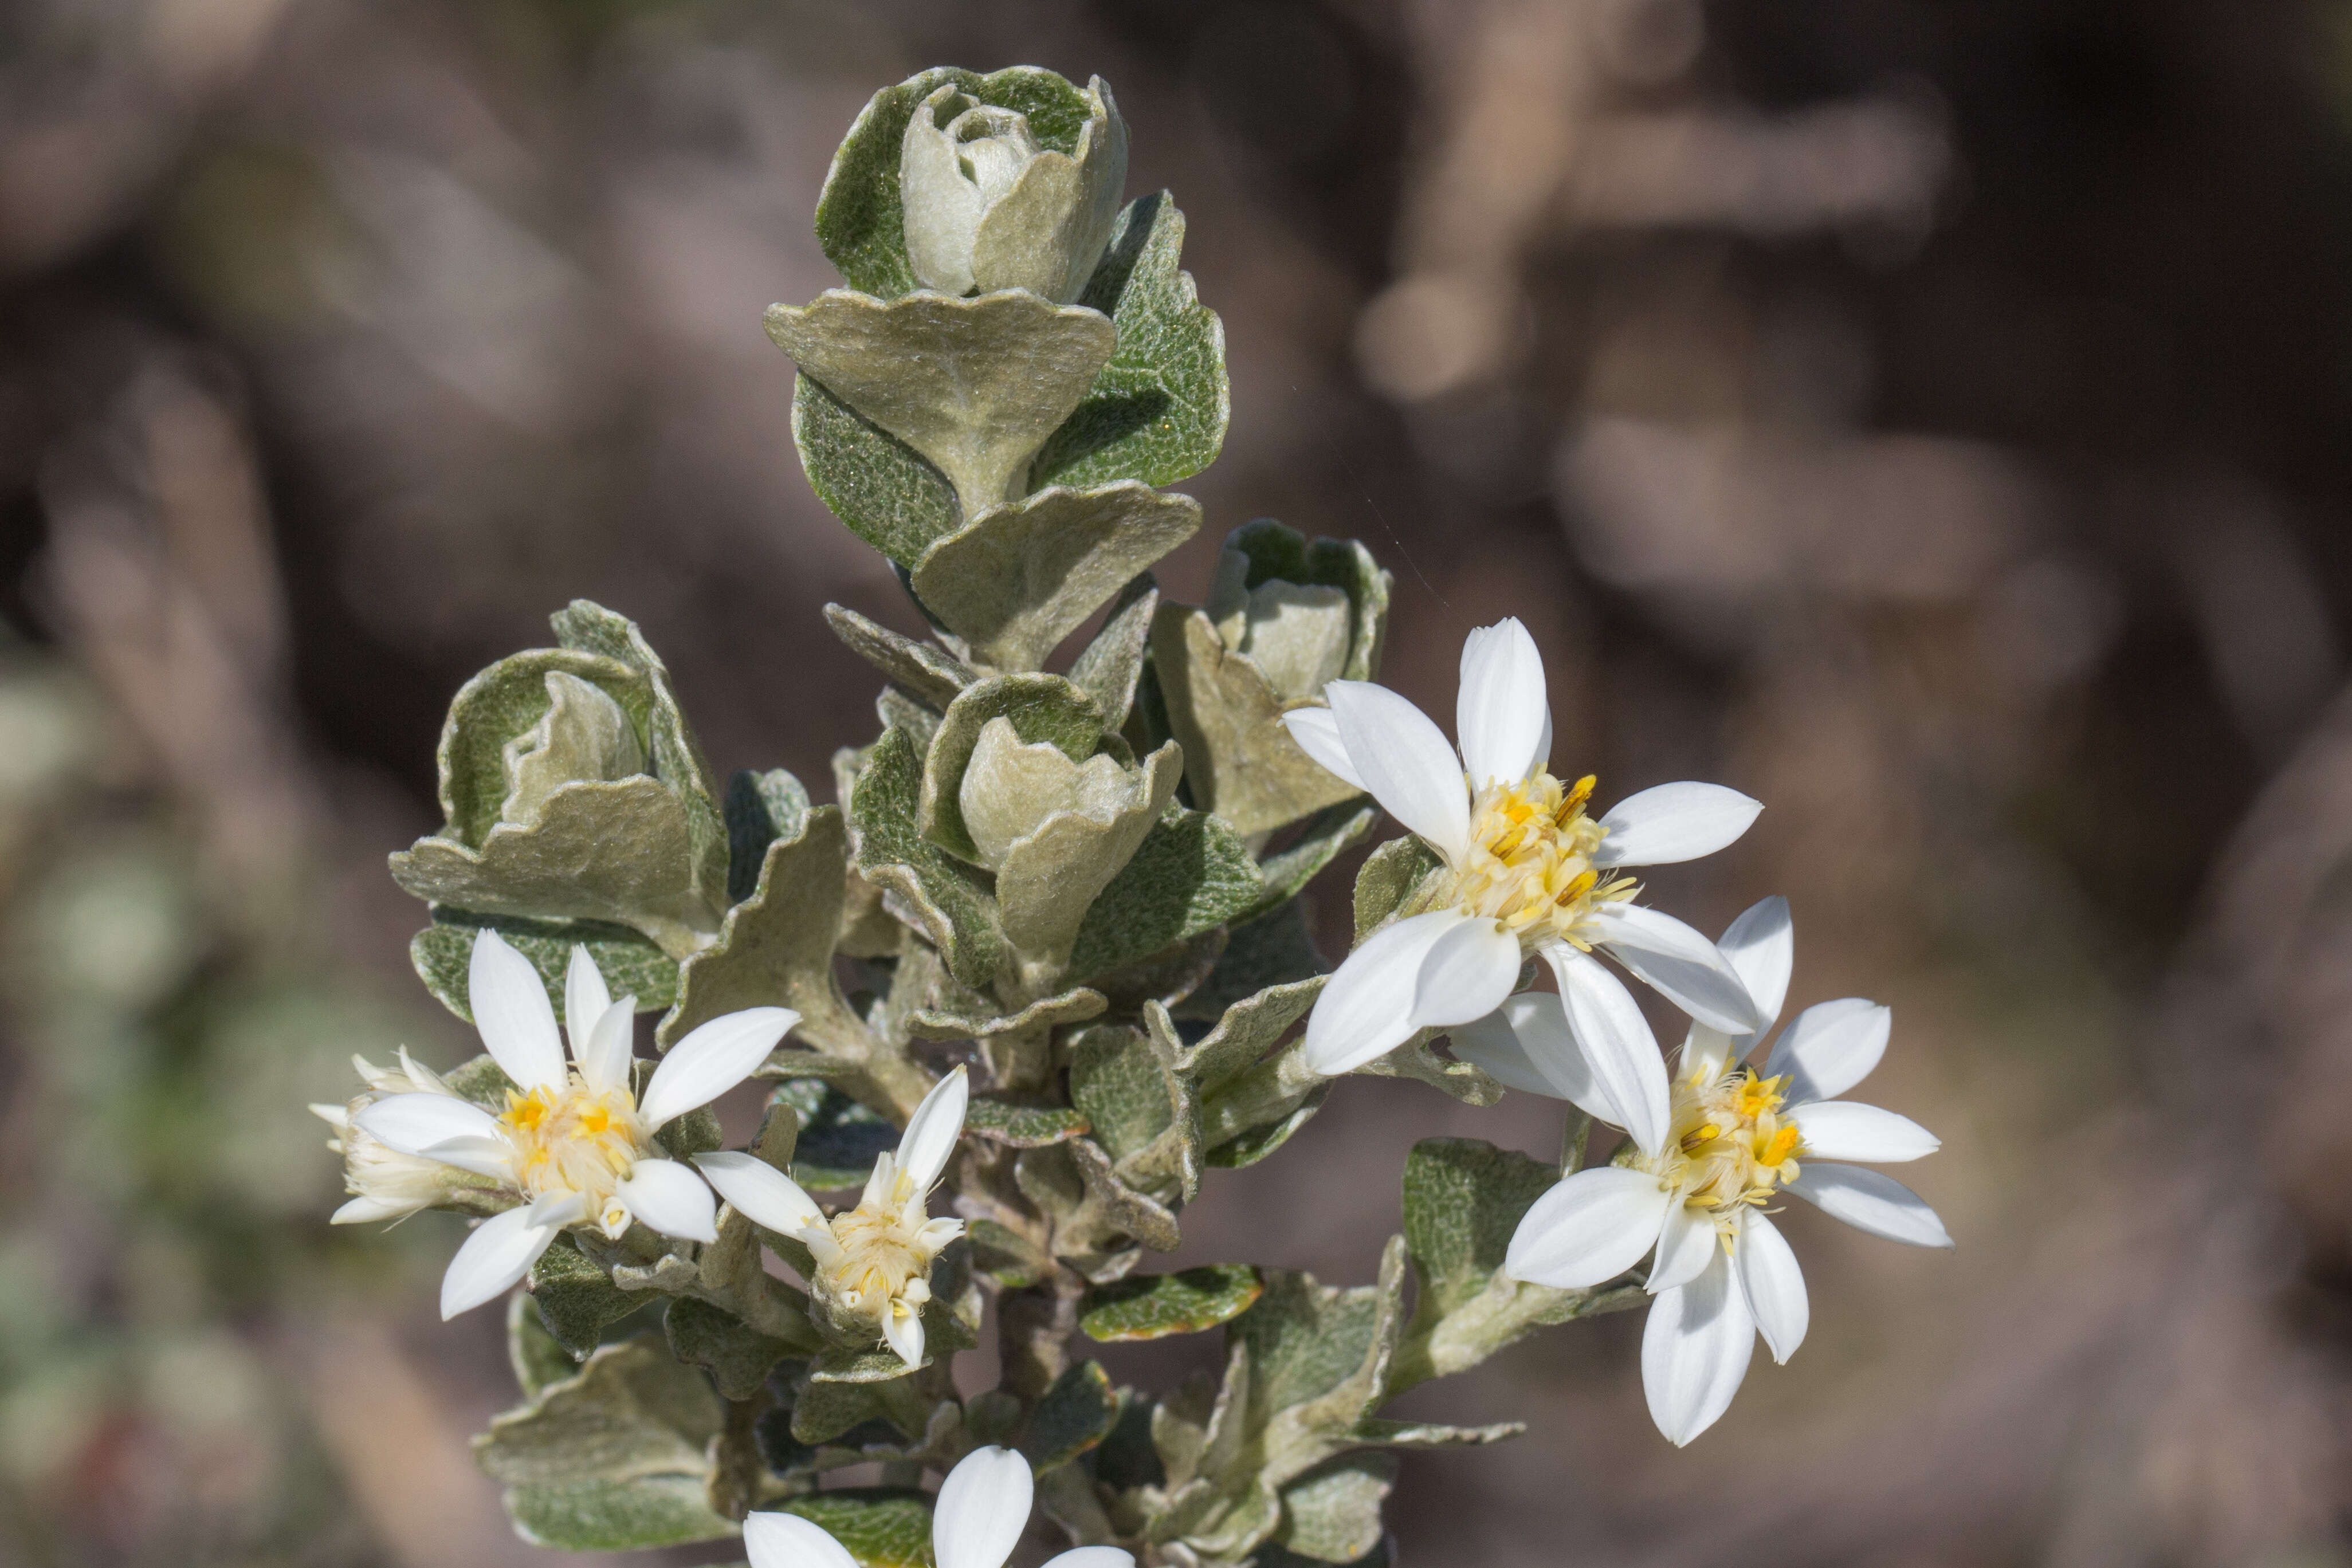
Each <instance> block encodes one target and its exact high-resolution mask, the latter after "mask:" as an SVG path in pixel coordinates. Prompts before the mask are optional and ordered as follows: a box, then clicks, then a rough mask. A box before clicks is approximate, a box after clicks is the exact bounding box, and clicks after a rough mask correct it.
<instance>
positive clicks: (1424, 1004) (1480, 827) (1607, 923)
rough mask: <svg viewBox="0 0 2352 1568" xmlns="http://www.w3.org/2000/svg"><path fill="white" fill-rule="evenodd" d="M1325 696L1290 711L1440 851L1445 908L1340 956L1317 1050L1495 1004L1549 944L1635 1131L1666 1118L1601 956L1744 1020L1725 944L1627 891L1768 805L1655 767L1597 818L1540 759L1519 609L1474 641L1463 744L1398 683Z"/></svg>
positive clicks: (1728, 1023)
mask: <svg viewBox="0 0 2352 1568" xmlns="http://www.w3.org/2000/svg"><path fill="white" fill-rule="evenodd" d="M1324 692H1325V695H1327V697H1328V700H1329V702H1330V705H1331V706H1329V707H1328V708H1296V709H1293V710H1292V711H1291V712H1289V713H1286V714H1285V715H1283V722H1284V724H1286V726H1288V727H1289V729H1290V733H1291V734H1292V736H1293V737H1296V738H1297V741H1298V744H1299V745H1300V747H1303V748H1304V749H1305V750H1306V752H1307V755H1308V756H1310V757H1312V758H1315V760H1316V761H1318V762H1319V763H1321V764H1322V765H1323V766H1324V767H1326V768H1329V769H1330V770H1331V771H1332V772H1334V773H1336V774H1338V775H1339V777H1341V778H1342V779H1347V780H1348V781H1349V783H1352V784H1354V785H1355V786H1356V787H1357V788H1359V789H1365V790H1369V791H1370V793H1371V795H1372V798H1373V799H1374V800H1378V801H1379V802H1380V803H1381V807H1382V808H1383V809H1384V810H1387V812H1388V813H1389V815H1391V816H1392V817H1394V818H1395V819H1396V820H1397V821H1399V822H1401V823H1402V824H1403V825H1404V826H1405V827H1406V828H1408V829H1410V830H1411V831H1413V832H1415V833H1417V834H1419V835H1420V836H1421V838H1422V839H1423V841H1426V842H1427V843H1428V844H1429V845H1430V847H1431V848H1433V849H1434V850H1435V851H1436V852H1438V854H1439V855H1440V856H1442V857H1443V858H1444V862H1445V864H1446V866H1447V867H1448V868H1449V870H1450V871H1451V872H1452V883H1451V885H1450V886H1449V888H1448V889H1447V890H1446V892H1445V894H1444V898H1443V907H1440V908H1437V909H1433V910H1431V911H1429V912H1427V913H1425V914H1421V915H1412V916H1411V917H1410V918H1407V919H1404V920H1400V921H1398V922H1397V923H1396V924H1395V925H1391V926H1388V927H1386V928H1385V929H1383V930H1381V931H1378V932H1375V933H1374V934H1373V935H1372V936H1370V938H1369V939H1368V940H1366V941H1365V943H1364V944H1363V946H1360V947H1358V948H1357V949H1356V950H1355V952H1353V953H1351V954H1349V956H1348V960H1347V962H1345V963H1343V964H1341V965H1340V966H1339V971H1338V972H1337V973H1336V974H1334V975H1333V976H1332V977H1331V978H1330V981H1329V983H1328V985H1326V986H1325V987H1324V989H1323V994H1322V996H1321V997H1320V998H1318V999H1317V1001H1316V1004H1315V1011H1314V1013H1313V1014H1312V1015H1311V1016H1310V1017H1309V1019H1308V1020H1307V1040H1306V1046H1305V1051H1306V1059H1307V1064H1308V1065H1309V1066H1311V1067H1313V1068H1315V1069H1316V1070H1317V1071H1319V1072H1325V1073H1334V1074H1336V1073H1341V1072H1347V1071H1352V1070H1354V1069H1356V1068H1358V1067H1361V1066H1362V1065H1363V1064H1364V1063H1366V1062H1368V1061H1372V1060H1373V1059H1374V1058H1376V1057H1379V1056H1382V1055H1385V1054H1386V1053H1387V1052H1389V1051H1393V1050H1394V1049H1395V1048H1396V1047H1397V1046H1399V1045H1401V1044H1402V1043H1403V1042H1404V1041H1405V1040H1408V1039H1410V1038H1412V1035H1413V1034H1414V1033H1415V1032H1416V1031H1418V1030H1422V1029H1424V1028H1450V1027H1453V1026H1456V1025H1462V1024H1468V1023H1472V1022H1475V1021H1476V1020H1478V1019H1484V1018H1486V1016H1487V1015H1488V1014H1490V1013H1492V1012H1494V1010H1495V1009H1496V1008H1497V1007H1499V1006H1500V1005H1502V1003H1503V1000H1504V998H1507V997H1508V996H1509V995H1510V994H1511V989H1512V988H1513V987H1514V986H1516V985H1517V983H1518V975H1519V964H1520V960H1521V959H1522V957H1523V956H1526V955H1527V954H1529V953H1533V954H1537V955H1539V956H1542V957H1543V959H1544V960H1545V961H1546V962H1547V963H1549V965H1550V966H1551V968H1552V972H1553V973H1554V974H1555V975H1556V976H1558V977H1559V989H1560V994H1561V996H1562V997H1563V998H1566V1006H1567V1014H1566V1016H1567V1019H1568V1023H1569V1027H1570V1030H1571V1032H1572V1034H1573V1037H1574V1039H1575V1040H1576V1042H1577V1044H1578V1045H1579V1047H1580V1049H1581V1050H1582V1051H1583V1052H1584V1054H1585V1056H1586V1057H1587V1058H1588V1059H1589V1061H1590V1062H1591V1070H1592V1071H1593V1072H1594V1073H1595V1074H1597V1075H1598V1077H1599V1078H1600V1079H1601V1082H1604V1083H1606V1084H1607V1085H1608V1086H1609V1089H1610V1092H1611V1094H1612V1098H1613V1100H1614V1102H1615V1103H1617V1104H1619V1105H1621V1106H1622V1107H1624V1112H1625V1114H1626V1115H1627V1116H1629V1117H1631V1118H1632V1121H1631V1122H1630V1123H1629V1124H1628V1125H1630V1126H1631V1127H1633V1130H1635V1131H1637V1132H1639V1133H1641V1134H1643V1135H1644V1136H1646V1137H1648V1138H1650V1139H1652V1140H1653V1141H1654V1140H1656V1139H1659V1138H1663V1137H1664V1134H1665V1123H1666V1077H1665V1066H1664V1062H1663V1061H1661V1060H1660V1059H1659V1057H1658V1053H1657V1051H1656V1049H1655V1046H1654V1042H1652V1043H1647V1044H1646V1049H1645V1042H1651V1040H1652V1037H1651V1036H1650V1034H1649V1031H1648V1030H1647V1028H1646V1027H1643V1025H1642V1021H1641V1019H1642V1014H1641V1009H1640V1008H1639V1007H1637V1006H1636V1005H1635V1003H1634V1001H1633V997H1632V995H1631V994H1630V993H1629V992H1627V990H1626V989H1625V988H1624V986H1623V985H1622V983H1620V982H1619V981H1618V979H1617V978H1616V977H1615V976H1613V975H1612V974H1611V973H1610V972H1609V970H1608V969H1607V968H1605V967H1602V966H1601V963H1600V962H1599V961H1598V960H1597V959H1596V958H1595V957H1594V956H1593V954H1594V952H1595V950H1599V951H1602V952H1606V953H1608V954H1609V955H1610V956H1612V957H1614V958H1615V959H1616V960H1617V961H1618V962H1619V963H1620V964H1622V965H1623V966H1624V967H1625V968H1626V969H1628V970H1629V971H1631V972H1632V973H1633V975H1635V976H1636V977H1639V978H1641V979H1643V980H1644V981H1646V982H1647V983H1648V984H1649V985H1650V986H1651V987H1652V988H1654V989H1656V990H1657V991H1658V992H1659V993H1660V994H1662V995H1664V997H1666V998H1668V999H1669V1000H1671V1001H1673V1002H1674V1003H1675V1006H1677V1007H1679V1008H1681V1009H1683V1010H1684V1011H1685V1012H1687V1013H1689V1014H1690V1015H1691V1016H1692V1017H1694V1018H1696V1019H1702V1020H1704V1021H1705V1022H1706V1023H1708V1024H1710V1025H1712V1026H1713V1027H1715V1028H1717V1029H1719V1030H1726V1031H1727V1032H1732V1033H1740V1032H1745V1031H1747V1030H1752V1029H1754V1028H1756V1027H1757V1019H1756V1012H1755V1007H1754V1004H1753V1003H1752V1002H1751V1001H1750V1000H1749V999H1748V993H1747V990H1746V988H1744V987H1743V986H1742V985H1741V984H1740V981H1739V977H1738V974H1737V973H1736V972H1735V971H1734V970H1733V968H1732V967H1731V964H1730V962H1729V960H1727V958H1725V956H1723V954H1722V953H1720V952H1719V951H1717V948H1716V946H1715V944H1714V943H1712V942H1709V941H1708V940H1707V939H1706V937H1705V936H1700V935H1699V934H1698V933H1697V932H1696V931H1694V930H1692V929H1691V928H1690V927H1689V926H1688V925H1684V924H1683V923H1682V922H1681V921H1679V920H1676V919H1675V918H1674V917H1673V916H1671V915H1662V914H1660V913H1658V912H1657V911H1656V910H1654V909H1647V908H1643V906H1641V905H1640V904H1635V903H1633V897H1634V895H1635V894H1637V893H1638V892H1639V891H1640V884H1639V883H1636V882H1635V881H1634V880H1633V878H1632V877H1630V876H1627V875H1625V874H1624V873H1625V871H1626V869H1627V868H1630V867H1634V866H1644V865H1664V864H1668V863H1671V862H1678V861H1688V860H1696V859H1697V858H1698V857H1699V856H1701V855H1706V854H1712V853H1714V852H1716V851H1717V850H1719V849H1721V848H1723V847H1724V846H1725V845H1726V844H1728V843H1730V842H1732V841H1734V840H1736V839H1738V837H1739V835H1740V834H1742V833H1744V832H1746V831H1748V824H1749V823H1750V822H1753V821H1755V820H1756V814H1757V813H1758V812H1759V811H1760V810H1763V807H1762V806H1760V805H1759V804H1758V803H1757V802H1756V801H1754V800H1749V799H1748V797H1747V796H1745V795H1742V794H1740V793H1739V792H1738V790H1736V789H1725V788H1723V787H1722V786H1721V785H1717V784H1687V783H1685V784H1661V785H1659V786H1657V787H1656V788H1654V789H1644V790H1643V791H1641V792H1640V793H1639V794H1636V795H1633V796H1631V797H1629V798H1628V799H1626V800H1622V801H1620V802H1619V803H1618V804H1617V806H1616V808H1615V809H1614V810H1611V811H1610V812H1608V813H1607V814H1606V815H1604V816H1602V817H1601V818H1599V819H1598V820H1595V819H1594V818H1592V817H1591V816H1590V815H1588V814H1587V813H1586V811H1585V805H1586V802H1587V801H1588V800H1590V799H1591V793H1592V782H1593V781H1592V780H1591V779H1590V778H1586V779H1580V780H1579V781H1578V782H1577V783H1575V784H1573V785H1566V784H1563V783H1561V781H1560V780H1559V779H1556V778H1554V777H1553V776H1552V774H1551V772H1550V771H1549V768H1548V767H1547V763H1548V762H1549V758H1550V753H1551V706H1550V703H1549V698H1548V697H1547V695H1546V692H1545V686H1544V671H1543V660H1542V657H1541V656H1540V655H1539V654H1538V653H1537V652H1536V645H1535V640H1534V639H1533V638H1531V637H1529V636H1528V632H1527V628H1525V627H1524V626H1522V625H1520V624H1519V622H1517V620H1508V621H1504V622H1500V623H1499V624H1496V625H1494V626H1487V627H1482V628H1481V629H1479V630H1478V631H1475V632H1471V633H1470V636H1469V639H1468V641H1467V642H1465V643H1464V644H1463V647H1462V688H1461V697H1460V702H1459V704H1458V706H1457V710H1456V727H1457V729H1458V731H1459V733H1460V736H1461V740H1462V749H1461V753H1460V755H1459V756H1458V757H1457V756H1456V755H1455V753H1454V747H1451V746H1449V745H1447V744H1446V741H1445V737H1444V733H1443V732H1441V731H1440V730H1439V729H1438V727H1437V726H1436V725H1435V724H1433V723H1432V722H1431V721H1430V719H1429V716H1427V715H1425V714H1423V712H1422V711H1421V710H1420V709H1419V708H1417V707H1415V706H1412V704H1411V703H1410V702H1407V701H1406V700H1405V699H1404V698H1402V697H1401V696H1399V695H1396V694H1395V693H1394V692H1391V691H1389V690H1388V689H1386V688H1385V687H1382V686H1377V685H1370V683H1368V682H1362V681H1333V682H1331V683H1329V684H1328V685H1326V686H1325V687H1324Z"/></svg>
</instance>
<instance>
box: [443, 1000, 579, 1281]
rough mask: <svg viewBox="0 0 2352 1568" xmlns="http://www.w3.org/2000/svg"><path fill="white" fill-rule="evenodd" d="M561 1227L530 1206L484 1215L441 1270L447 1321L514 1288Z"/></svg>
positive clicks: (528, 1271)
mask: <svg viewBox="0 0 2352 1568" xmlns="http://www.w3.org/2000/svg"><path fill="white" fill-rule="evenodd" d="M551 1012H552V1009H551ZM550 1021H552V1019H551V1020H550ZM558 1228H559V1227H556V1226H551V1225H537V1224H533V1223H532V1216H531V1211H530V1209H528V1208H509V1209H508V1210H507V1211H506V1212H505V1213H504V1214H494V1215H492V1216H491V1217H490V1218H488V1219H486V1220H484V1221H482V1223H481V1224H480V1225H478V1226H477V1227H476V1228H475V1229H474V1233H473V1234H472V1235H471V1236H468V1237H467V1238H466V1244H465V1245H464V1246H463V1247H460V1248H458V1249H457V1256H456V1257H455V1258H452V1259H450V1260H449V1271H448V1272H447V1273H446V1274H444V1275H442V1276H441V1320H442V1322H448V1321H449V1320H450V1319H451V1318H454V1317H456V1316H457V1314H458V1313H459V1312H469V1311H471V1310H472V1309H473V1308H475V1307H478V1306H480V1305H481V1304H482V1303H483V1302H484V1301H488V1300H490V1299H491V1298H492V1297H494V1296H503V1295H505V1294H506V1293H507V1291H509V1290H511V1289H513V1288H514V1286H515V1285H516V1284H517V1283H518V1282H519V1281H520V1280H521V1279H522V1277H523V1276H524V1275H525V1274H528V1273H530V1266H531V1265H532V1264H533V1263H536V1262H538V1261H539V1255H540V1254H541V1253H542V1252H544V1251H546V1250H547V1247H548V1243H550V1242H551V1241H553V1240H554V1239H555V1237H556V1232H557V1230H558Z"/></svg>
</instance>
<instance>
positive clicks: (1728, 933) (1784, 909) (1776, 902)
mask: <svg viewBox="0 0 2352 1568" xmlns="http://www.w3.org/2000/svg"><path fill="white" fill-rule="evenodd" d="M1716 946H1717V947H1719V948H1721V949H1722V950H1723V956H1725V957H1727V958H1728V959H1730V960H1731V967H1732V968H1733V969H1734V970H1735V971H1736V972H1738V976H1739V983H1740V984H1741V985H1743V986H1746V987H1747V988H1748V999H1749V1000H1751V1001H1753V1002H1754V1003H1755V1004H1756V1011H1757V1015H1758V1017H1759V1019H1761V1021H1760V1022H1759V1024H1758V1025H1757V1029H1758V1030H1759V1032H1760V1031H1761V1030H1768V1029H1770V1028H1771V1027H1772V1020H1773V1019H1777V1018H1779V1017H1780V1004H1781V1003H1783V1002H1785V1001H1787V1000H1788V999H1789V971H1790V968H1792V967H1794V966H1795V964H1796V960H1797V927H1796V925H1795V924H1794V923H1793V922H1792V921H1790V918H1789V901H1788V900H1787V899H1785V898H1782V897H1780V896H1779V895H1778V894H1775V895H1773V896H1772V897H1770V898H1767V899H1764V900H1762V901H1760V902H1759V903H1757V904H1751V905H1749V906H1748V909H1747V910H1745V911H1744V912H1742V914H1741V915H1740V916H1739V918H1738V919H1737V920H1735V921H1733V922H1732V923H1731V924H1730V925H1729V926H1727V928H1726V929H1725V930H1724V933H1723V940H1722V941H1720V942H1717V944H1716Z"/></svg>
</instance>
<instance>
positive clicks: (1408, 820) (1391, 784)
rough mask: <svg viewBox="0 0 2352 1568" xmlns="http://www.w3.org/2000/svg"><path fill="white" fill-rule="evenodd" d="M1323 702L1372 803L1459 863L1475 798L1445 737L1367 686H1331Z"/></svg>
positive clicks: (1418, 714) (1415, 712)
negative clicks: (1336, 722)
mask: <svg viewBox="0 0 2352 1568" xmlns="http://www.w3.org/2000/svg"><path fill="white" fill-rule="evenodd" d="M1323 695H1324V697H1325V699H1326V700H1328V702H1329V703H1330V705H1331V712H1332V715H1333V716H1334V717H1336V718H1337V719H1338V720H1339V738H1340V739H1341V740H1343V741H1345V742H1346V743H1347V747H1348V759H1349V761H1351V762H1353V763H1354V764H1355V765H1356V772H1357V775H1358V777H1360V778H1361V779H1363V781H1364V788H1366V789H1370V791H1371V792H1372V799H1374V800H1378V801H1379V802H1380V803H1381V808H1382V809H1383V810H1386V811H1387V812H1388V814H1389V815H1390V816H1391V817H1394V818H1395V819H1396V820H1397V821H1400V822H1402V823H1403V824H1404V825H1405V826H1406V827H1407V828H1408V829H1410V830H1412V831H1413V832H1416V833H1419V834H1420V835H1421V836H1422V837H1423V838H1424V839H1427V840H1428V841H1430V842H1431V843H1432V844H1433V845H1434V846H1435V847H1436V850H1437V852H1438V853H1440V854H1442V855H1444V857H1445V858H1446V860H1447V861H1449V862H1453V863H1454V864H1457V865H1458V864H1459V863H1461V860H1462V856H1463V853H1464V852H1465V850H1466V849H1467V848H1468V845H1469V841H1470V792H1469V789H1468V786H1467V785H1465V783H1464V781H1463V777H1462V763H1461V759H1460V758H1456V757H1455V756H1454V747H1451V746H1448V745H1447V744H1446V743H1445V735H1444V731H1442V730H1440V729H1439V728H1438V727H1437V726H1435V725H1434V724H1432V723H1431V722H1430V718H1429V716H1428V715H1427V714H1425V713H1423V712H1422V711H1421V710H1420V709H1419V708H1417V707H1415V706H1412V704H1411V703H1409V702H1407V701H1405V700H1404V698H1402V697H1401V696H1399V695H1396V693H1394V692H1392V691H1390V690H1389V689H1388V688H1387V687H1385V686H1376V685H1371V684H1370V682H1368V681H1332V682H1330V683H1328V685H1325V686H1324V688H1323Z"/></svg>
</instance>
